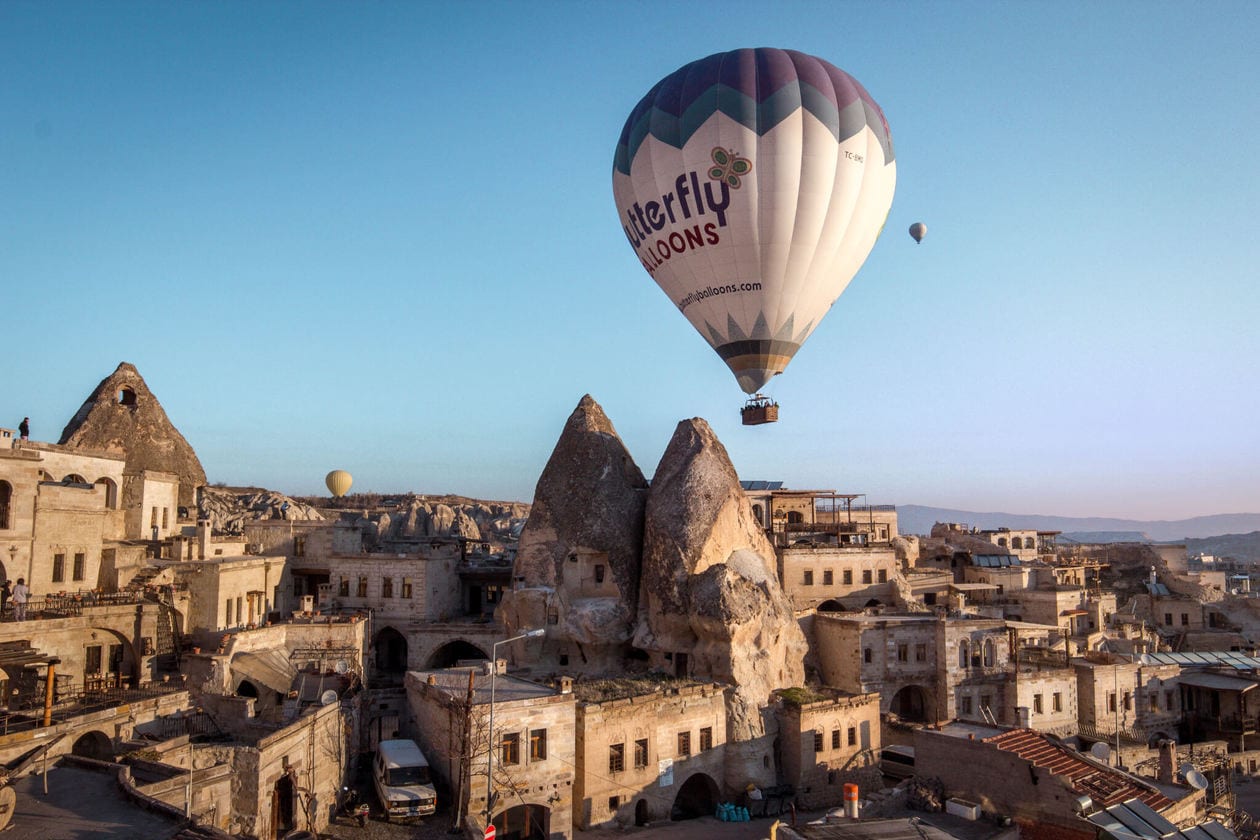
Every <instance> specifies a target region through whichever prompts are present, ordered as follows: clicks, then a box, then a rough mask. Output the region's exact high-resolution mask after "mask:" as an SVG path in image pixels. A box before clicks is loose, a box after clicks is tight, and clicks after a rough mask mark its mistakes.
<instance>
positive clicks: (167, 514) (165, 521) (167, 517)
mask: <svg viewBox="0 0 1260 840" xmlns="http://www.w3.org/2000/svg"><path fill="white" fill-rule="evenodd" d="M170 522H171V509H170V508H162V530H163V531H165V530H166V529H167V528H169V527H170Z"/></svg>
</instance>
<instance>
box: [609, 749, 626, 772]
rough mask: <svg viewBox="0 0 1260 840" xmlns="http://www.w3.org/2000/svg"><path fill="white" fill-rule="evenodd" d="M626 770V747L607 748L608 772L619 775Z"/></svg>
mask: <svg viewBox="0 0 1260 840" xmlns="http://www.w3.org/2000/svg"><path fill="white" fill-rule="evenodd" d="M625 769H626V745H625V744H612V745H611V746H609V747H608V772H609V773H620V772H621V771H622V770H625Z"/></svg>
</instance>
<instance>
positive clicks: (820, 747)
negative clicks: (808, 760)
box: [814, 732, 823, 753]
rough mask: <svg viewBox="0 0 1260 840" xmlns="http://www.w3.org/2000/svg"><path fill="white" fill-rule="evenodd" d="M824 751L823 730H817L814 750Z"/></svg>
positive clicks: (817, 751)
mask: <svg viewBox="0 0 1260 840" xmlns="http://www.w3.org/2000/svg"><path fill="white" fill-rule="evenodd" d="M822 751H823V737H822V733H821V732H815V733H814V752H816V753H820V752H822Z"/></svg>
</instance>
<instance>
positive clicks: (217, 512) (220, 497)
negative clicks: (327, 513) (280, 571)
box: [198, 487, 324, 534]
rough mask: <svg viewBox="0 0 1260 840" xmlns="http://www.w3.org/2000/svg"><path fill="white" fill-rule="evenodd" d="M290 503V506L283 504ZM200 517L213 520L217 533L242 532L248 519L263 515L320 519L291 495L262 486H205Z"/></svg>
mask: <svg viewBox="0 0 1260 840" xmlns="http://www.w3.org/2000/svg"><path fill="white" fill-rule="evenodd" d="M286 502H287V503H288V505H289V507H288V509H287V510H286V509H284V508H283V505H284V504H285V503H286ZM198 518H199V519H206V520H209V522H210V530H211V531H213V532H214V533H216V534H243V533H245V523H246V522H255V521H257V520H260V519H289V520H292V521H295V522H305V521H310V520H320V519H323V518H324V517H322V516H320V514H319V511H317V510H316V509H315V508H313V507H311V506H310V505H304V504H302V503H301V502H295V501H294V500H293V499H290V498H289V497H288V496H285V495H283V494H281V493H276V492H274V491H272V490H263V489H259V488H227V487H206V488H205V489H204V490H203V491H202V493H201V505H200V506H199V508H198Z"/></svg>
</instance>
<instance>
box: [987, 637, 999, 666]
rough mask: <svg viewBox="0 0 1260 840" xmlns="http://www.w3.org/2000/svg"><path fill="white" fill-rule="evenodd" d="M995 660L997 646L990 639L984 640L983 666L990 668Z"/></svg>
mask: <svg viewBox="0 0 1260 840" xmlns="http://www.w3.org/2000/svg"><path fill="white" fill-rule="evenodd" d="M996 662H997V646H996V645H994V644H993V640H992V639H985V640H984V667H986V668H992V667H993V665H994V663H996Z"/></svg>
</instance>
